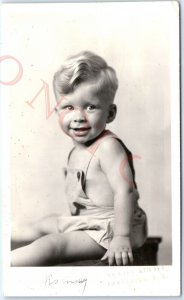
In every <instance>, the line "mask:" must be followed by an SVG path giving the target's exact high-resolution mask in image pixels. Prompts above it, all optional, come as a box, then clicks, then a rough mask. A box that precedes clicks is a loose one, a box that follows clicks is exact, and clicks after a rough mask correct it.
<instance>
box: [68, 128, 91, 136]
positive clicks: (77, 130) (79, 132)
mask: <svg viewBox="0 0 184 300" xmlns="http://www.w3.org/2000/svg"><path fill="white" fill-rule="evenodd" d="M71 129H72V131H73V132H74V135H76V136H83V135H86V134H87V133H88V131H89V129H90V127H80V128H71Z"/></svg>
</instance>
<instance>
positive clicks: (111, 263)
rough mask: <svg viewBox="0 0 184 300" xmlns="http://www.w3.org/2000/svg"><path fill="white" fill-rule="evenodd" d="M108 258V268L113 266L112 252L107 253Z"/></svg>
mask: <svg viewBox="0 0 184 300" xmlns="http://www.w3.org/2000/svg"><path fill="white" fill-rule="evenodd" d="M108 257H109V266H113V265H114V258H115V257H114V253H113V252H111V253H109V255H108Z"/></svg>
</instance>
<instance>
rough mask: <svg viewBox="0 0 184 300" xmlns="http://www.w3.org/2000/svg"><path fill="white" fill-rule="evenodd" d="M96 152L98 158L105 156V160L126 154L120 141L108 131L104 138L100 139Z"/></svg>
mask: <svg viewBox="0 0 184 300" xmlns="http://www.w3.org/2000/svg"><path fill="white" fill-rule="evenodd" d="M97 152H98V155H99V157H104V156H106V157H107V158H108V157H109V158H110V157H114V156H115V157H117V155H123V154H126V151H125V149H124V147H123V142H122V141H121V139H120V138H119V137H118V136H116V135H115V134H113V133H112V132H110V131H107V132H106V134H105V135H104V137H102V138H101V140H100V142H99V145H98V149H97Z"/></svg>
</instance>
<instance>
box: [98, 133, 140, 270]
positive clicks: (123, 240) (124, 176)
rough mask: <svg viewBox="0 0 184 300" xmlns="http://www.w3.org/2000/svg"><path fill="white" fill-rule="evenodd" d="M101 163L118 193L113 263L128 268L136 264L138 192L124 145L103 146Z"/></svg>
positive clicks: (110, 254) (110, 143) (111, 248)
mask: <svg viewBox="0 0 184 300" xmlns="http://www.w3.org/2000/svg"><path fill="white" fill-rule="evenodd" d="M99 157H100V164H101V167H102V170H103V171H104V173H105V174H106V176H107V178H108V180H109V183H110V185H111V187H112V189H113V192H114V210H115V223H114V232H113V239H112V241H111V243H110V245H109V249H108V259H109V264H110V265H113V264H114V261H115V262H116V264H117V265H122V264H123V265H127V264H128V262H129V261H130V262H131V263H132V262H133V256H132V247H131V241H130V234H131V223H132V215H133V210H134V201H135V198H136V191H135V187H134V184H133V176H132V172H131V169H130V166H129V164H128V158H127V155H126V152H125V150H124V149H123V147H122V146H121V144H120V143H119V142H118V141H117V140H114V139H108V140H106V141H104V142H103V143H102V145H100V149H99Z"/></svg>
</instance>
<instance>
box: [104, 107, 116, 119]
mask: <svg viewBox="0 0 184 300" xmlns="http://www.w3.org/2000/svg"><path fill="white" fill-rule="evenodd" d="M116 112H117V107H116V104H110V106H109V114H108V116H107V121H106V123H111V122H112V121H114V119H115V117H116Z"/></svg>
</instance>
